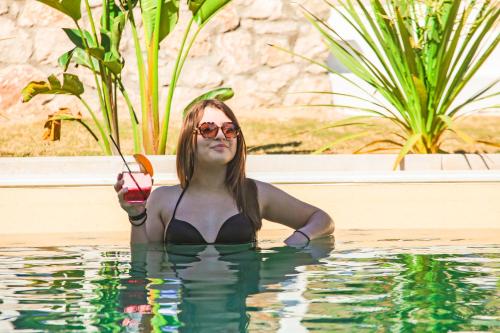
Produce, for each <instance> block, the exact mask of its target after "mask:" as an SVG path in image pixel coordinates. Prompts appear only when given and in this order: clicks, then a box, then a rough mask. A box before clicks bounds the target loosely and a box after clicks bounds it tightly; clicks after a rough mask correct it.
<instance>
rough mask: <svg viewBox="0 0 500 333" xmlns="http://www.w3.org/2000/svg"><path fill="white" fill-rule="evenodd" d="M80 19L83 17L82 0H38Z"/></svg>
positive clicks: (76, 19)
mask: <svg viewBox="0 0 500 333" xmlns="http://www.w3.org/2000/svg"><path fill="white" fill-rule="evenodd" d="M37 1H38V2H41V3H44V4H46V5H48V6H50V7H52V8H55V9H57V10H58V11H60V12H62V13H64V14H66V15H68V16H69V17H71V18H72V19H73V20H75V21H78V20H79V19H80V18H81V17H82V12H81V9H80V4H81V0H37Z"/></svg>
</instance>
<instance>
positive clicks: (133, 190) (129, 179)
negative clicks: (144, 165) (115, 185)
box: [122, 162, 153, 203]
mask: <svg viewBox="0 0 500 333" xmlns="http://www.w3.org/2000/svg"><path fill="white" fill-rule="evenodd" d="M127 164H128V166H129V168H130V171H131V172H130V171H129V170H128V169H127V167H126V166H125V165H123V168H122V176H123V180H124V183H123V186H124V187H127V188H128V192H127V193H125V195H124V199H125V201H127V202H128V203H141V202H144V201H146V200H147V198H148V197H149V194H150V193H151V188H152V186H153V178H151V175H150V174H147V173H143V172H142V171H141V168H140V165H139V164H138V163H137V162H129V163H127Z"/></svg>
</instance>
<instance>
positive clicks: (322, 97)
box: [284, 75, 331, 105]
mask: <svg viewBox="0 0 500 333" xmlns="http://www.w3.org/2000/svg"><path fill="white" fill-rule="evenodd" d="M306 91H331V86H330V81H329V80H328V75H303V76H300V77H298V78H297V80H295V81H292V83H291V84H290V87H289V88H288V90H287V94H286V95H285V98H284V104H285V105H302V104H327V103H330V102H331V100H330V98H331V97H330V95H327V94H314V93H301V92H306Z"/></svg>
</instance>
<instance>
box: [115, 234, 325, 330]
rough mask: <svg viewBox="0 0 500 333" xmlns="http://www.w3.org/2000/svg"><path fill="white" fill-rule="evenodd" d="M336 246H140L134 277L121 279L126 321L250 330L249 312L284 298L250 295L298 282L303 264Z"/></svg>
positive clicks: (144, 326)
mask: <svg viewBox="0 0 500 333" xmlns="http://www.w3.org/2000/svg"><path fill="white" fill-rule="evenodd" d="M333 246H334V243H333V238H326V239H322V240H318V241H315V242H313V243H311V245H310V246H308V247H307V248H305V249H295V248H292V247H288V246H280V247H273V248H270V249H266V250H262V249H261V250H257V249H256V248H255V247H254V245H253V244H243V245H200V246H186V245H170V246H167V247H164V246H162V245H149V246H147V247H146V246H134V247H133V248H132V249H131V251H132V253H131V254H132V258H131V265H132V266H131V270H130V278H127V279H123V280H122V281H121V284H122V285H123V286H124V288H123V289H122V290H121V291H120V306H121V307H122V309H123V312H124V313H125V314H126V315H127V316H126V318H124V319H123V320H122V325H123V326H124V327H127V329H128V330H130V331H163V332H170V331H179V332H244V331H247V330H248V329H249V323H250V316H249V310H253V311H255V310H258V309H259V308H261V309H263V308H264V307H269V306H271V305H272V304H269V303H272V302H273V301H274V302H279V300H277V299H276V300H272V299H271V300H267V302H266V301H261V300H255V301H253V304H252V306H249V305H248V304H247V300H248V298H249V296H251V295H255V294H258V293H265V292H266V291H269V292H272V290H273V288H274V287H275V285H276V284H286V283H287V282H288V283H293V282H294V279H295V278H296V277H297V276H298V274H299V271H298V269H299V267H304V266H309V265H314V264H317V263H318V262H319V261H320V260H321V259H322V258H326V257H328V255H329V254H330V252H331V251H332V250H333ZM266 303H267V304H266ZM269 319H270V320H272V319H273V317H269ZM274 320H275V321H276V320H278V319H276V318H274ZM267 324H268V325H271V326H279V325H278V323H275V325H273V323H267Z"/></svg>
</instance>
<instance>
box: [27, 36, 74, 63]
mask: <svg viewBox="0 0 500 333" xmlns="http://www.w3.org/2000/svg"><path fill="white" fill-rule="evenodd" d="M34 45H35V47H34V49H33V51H34V52H33V60H35V61H36V62H39V63H41V64H51V65H53V66H58V63H57V59H58V58H59V57H60V56H61V55H62V54H63V53H65V52H67V51H69V50H71V49H72V48H73V47H74V44H73V43H72V42H71V41H70V40H69V38H68V37H67V36H66V34H65V33H64V32H63V31H62V30H61V29H60V28H37V29H36V30H35V34H34Z"/></svg>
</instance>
